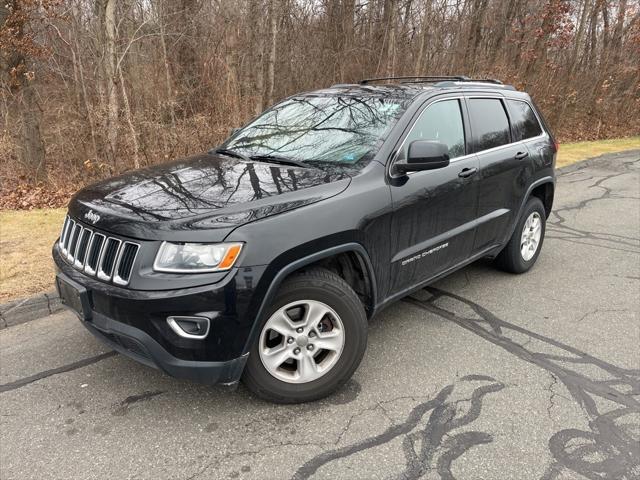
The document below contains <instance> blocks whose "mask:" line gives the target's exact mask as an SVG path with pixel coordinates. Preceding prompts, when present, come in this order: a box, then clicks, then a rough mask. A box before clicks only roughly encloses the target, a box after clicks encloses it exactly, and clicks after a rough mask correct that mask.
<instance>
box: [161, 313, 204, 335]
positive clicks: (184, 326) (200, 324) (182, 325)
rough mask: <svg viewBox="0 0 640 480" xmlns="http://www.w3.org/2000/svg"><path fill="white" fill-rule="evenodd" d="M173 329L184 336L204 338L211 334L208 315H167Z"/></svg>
mask: <svg viewBox="0 0 640 480" xmlns="http://www.w3.org/2000/svg"><path fill="white" fill-rule="evenodd" d="M167 323H168V324H169V326H170V327H171V330H173V331H174V332H176V334H178V335H179V336H181V337H182V338H190V339H193V340H202V339H203V338H206V336H207V335H208V334H209V325H210V321H209V319H208V318H207V317H178V316H172V317H167Z"/></svg>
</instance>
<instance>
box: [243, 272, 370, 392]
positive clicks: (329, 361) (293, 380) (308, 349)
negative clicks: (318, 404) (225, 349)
mask: <svg viewBox="0 0 640 480" xmlns="http://www.w3.org/2000/svg"><path fill="white" fill-rule="evenodd" d="M366 343H367V319H366V315H365V312H364V309H363V306H362V303H361V302H360V299H359V298H358V296H357V295H356V293H355V292H354V291H353V289H352V288H351V287H350V286H349V284H347V283H346V282H345V281H344V280H343V279H342V278H340V277H339V276H338V275H336V274H334V273H333V272H331V271H329V270H324V269H313V270H309V271H307V272H303V273H301V274H297V275H295V276H293V277H291V278H290V279H288V280H286V281H285V282H284V283H283V284H282V287H281V288H280V290H279V291H278V294H277V296H276V299H275V301H274V302H273V304H272V305H271V307H270V308H269V310H268V312H267V315H266V320H265V321H264V322H263V324H262V326H261V330H260V335H259V337H258V339H257V341H256V342H255V344H254V345H253V347H252V349H251V354H250V355H249V360H248V361H247V366H246V368H245V371H244V374H243V382H244V383H245V385H246V386H247V387H248V388H249V389H250V390H251V391H252V392H254V393H255V394H256V395H258V396H260V397H261V398H264V399H266V400H269V401H273V402H278V403H299V402H307V401H311V400H316V399H319V398H322V397H325V396H327V395H329V394H330V393H331V392H333V391H334V390H336V389H337V388H339V387H340V386H341V385H342V384H343V383H344V382H346V381H347V380H348V379H349V378H350V377H351V375H352V374H353V372H354V371H355V370H356V368H357V367H358V365H359V364H360V361H361V360H362V356H363V354H364V351H365V348H366Z"/></svg>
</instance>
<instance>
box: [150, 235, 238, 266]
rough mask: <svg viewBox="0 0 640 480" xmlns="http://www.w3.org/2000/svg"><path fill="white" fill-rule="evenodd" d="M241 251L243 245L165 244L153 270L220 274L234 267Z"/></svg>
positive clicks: (159, 251) (157, 256) (154, 263)
mask: <svg viewBox="0 0 640 480" xmlns="http://www.w3.org/2000/svg"><path fill="white" fill-rule="evenodd" d="M240 250H242V243H169V242H163V243H162V245H161V246H160V250H158V254H157V255H156V259H155V261H154V262H153V269H154V270H155V271H157V272H169V273H206V272H220V271H223V270H229V269H230V268H231V267H233V264H234V263H236V260H237V259H238V256H239V255H240Z"/></svg>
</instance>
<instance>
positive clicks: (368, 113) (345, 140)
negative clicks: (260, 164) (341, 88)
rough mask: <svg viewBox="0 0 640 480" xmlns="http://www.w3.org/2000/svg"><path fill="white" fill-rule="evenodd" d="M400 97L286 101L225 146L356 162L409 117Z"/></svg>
mask: <svg viewBox="0 0 640 480" xmlns="http://www.w3.org/2000/svg"><path fill="white" fill-rule="evenodd" d="M405 108H406V107H405V106H404V105H403V102H402V101H401V100H399V99H396V98H383V97H378V96H376V97H374V96H370V97H363V96H360V97H353V96H322V97H312V96H308V97H298V98H292V99H289V100H286V101H284V102H282V103H280V104H278V105H276V106H275V107H273V108H272V109H271V110H268V111H267V112H265V113H264V114H263V115H262V116H260V117H259V118H257V119H256V120H254V121H253V122H252V123H250V124H249V125H248V126H247V127H245V128H244V129H242V130H241V131H240V132H238V133H237V134H236V135H235V136H234V137H232V138H231V139H230V140H229V141H228V142H227V143H226V144H225V145H224V147H225V148H227V149H231V150H234V151H237V152H239V153H242V154H244V155H248V156H274V157H284V158H290V159H294V160H298V161H305V162H310V161H319V162H334V163H342V164H354V163H356V162H358V161H361V160H366V159H370V158H372V157H373V155H374V154H375V153H376V152H377V151H378V149H379V148H380V146H381V144H382V139H383V138H384V136H385V134H386V133H387V132H388V130H389V129H390V128H391V127H393V125H394V124H395V123H396V121H397V120H398V118H399V117H400V116H401V115H402V113H404V111H405Z"/></svg>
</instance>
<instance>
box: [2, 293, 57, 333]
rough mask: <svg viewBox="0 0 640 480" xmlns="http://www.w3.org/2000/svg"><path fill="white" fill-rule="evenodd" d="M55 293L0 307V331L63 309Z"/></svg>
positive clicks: (35, 296)
mask: <svg viewBox="0 0 640 480" xmlns="http://www.w3.org/2000/svg"><path fill="white" fill-rule="evenodd" d="M63 308H64V307H63V306H62V303H60V297H59V296H58V293H57V292H55V291H51V292H46V293H39V294H38V295H34V296H32V297H27V298H21V299H19V300H14V301H12V302H8V303H3V304H1V305H0V330H2V329H5V328H7V327H12V326H14V325H19V324H21V323H25V322H30V321H31V320H37V319H38V318H42V317H45V316H47V315H51V314H52V313H56V312H59V311H61V310H62V309H63Z"/></svg>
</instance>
